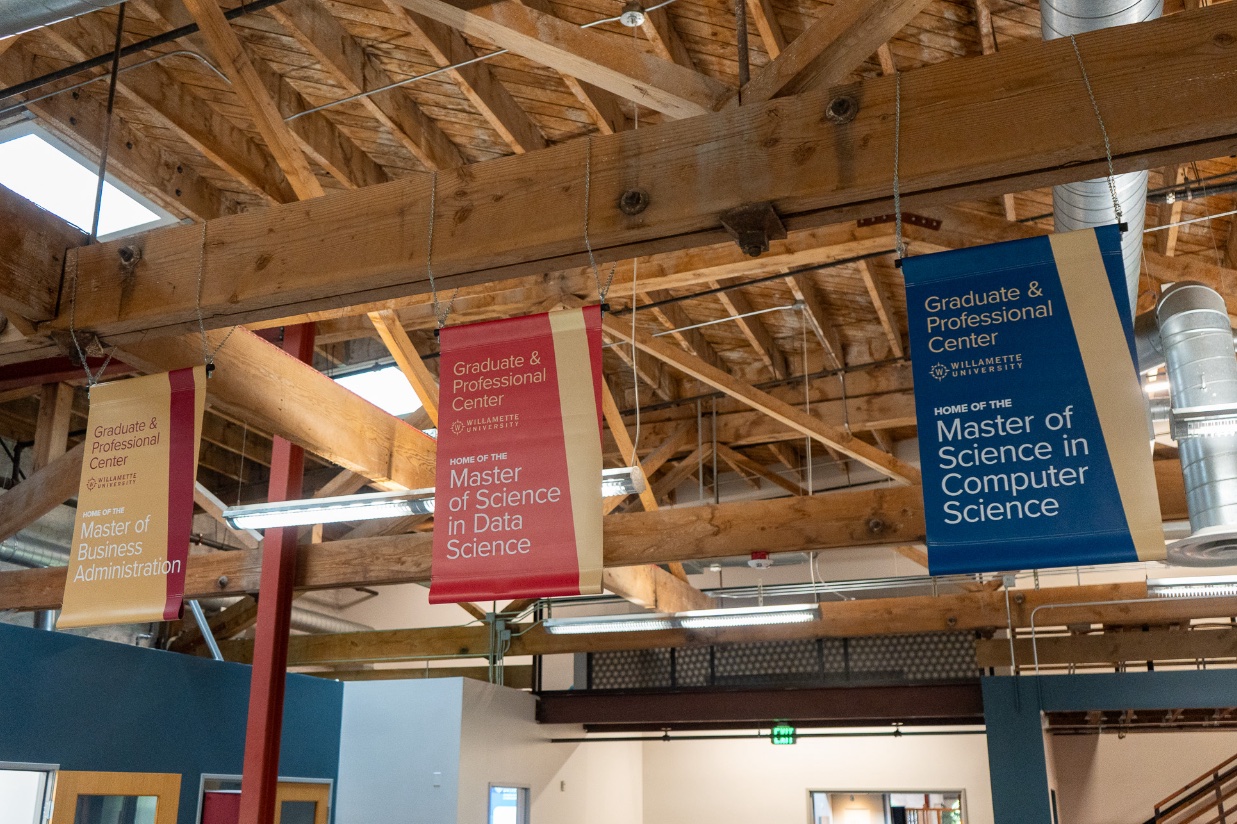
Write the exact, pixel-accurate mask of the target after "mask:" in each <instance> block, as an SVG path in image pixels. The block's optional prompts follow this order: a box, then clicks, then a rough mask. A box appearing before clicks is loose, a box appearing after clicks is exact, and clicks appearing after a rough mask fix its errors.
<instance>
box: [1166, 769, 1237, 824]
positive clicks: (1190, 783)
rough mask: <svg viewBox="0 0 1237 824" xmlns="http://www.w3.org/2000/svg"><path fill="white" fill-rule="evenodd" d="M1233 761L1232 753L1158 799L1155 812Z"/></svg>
mask: <svg viewBox="0 0 1237 824" xmlns="http://www.w3.org/2000/svg"><path fill="white" fill-rule="evenodd" d="M1234 762H1237V755H1234V756H1233V757H1232V758H1229V759H1227V760H1225V761H1222V762H1220V763H1219V764H1217V765H1216V766H1214V767H1212V768H1211V769H1209V770H1207V771H1206V772H1205V773H1203V774H1202V775H1200V776H1199V777H1198V778H1195V779H1194V780H1193V781H1190V782H1189V783H1187V784H1186V785H1185V786H1184V787H1182V788H1181V789H1179V790H1177V791H1176V792H1175V793H1172V794H1171V795H1169V796H1167V797H1166V798H1164V799H1162V800H1161V801H1159V803H1157V804H1156V805H1155V809H1156V812H1157V813H1158V812H1159V810H1160V807H1162V806H1164V805H1165V804H1167V803H1168V802H1169V801H1172V800H1173V799H1174V798H1176V797H1177V796H1179V795H1181V794H1182V793H1185V792H1186V791H1187V790H1189V789H1190V788H1191V787H1193V786H1194V785H1195V784H1201V783H1202V782H1204V781H1206V782H1208V783H1210V782H1211V781H1212V780H1213V779H1214V778H1215V777H1216V776H1217V774H1218V773H1220V772H1222V771H1223V770H1224V768H1225V767H1227V766H1228V765H1229V764H1233V763H1234Z"/></svg>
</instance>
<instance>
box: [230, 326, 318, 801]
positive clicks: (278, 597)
mask: <svg viewBox="0 0 1237 824" xmlns="http://www.w3.org/2000/svg"><path fill="white" fill-rule="evenodd" d="M283 348H284V351H285V352H288V353H289V354H291V355H293V356H294V357H296V358H298V359H299V360H301V361H302V362H305V363H312V361H313V356H314V325H313V324H312V323H305V324H301V325H299V326H289V327H287V328H285V329H284V340H283ZM304 464H305V452H304V450H302V449H301V448H300V447H299V446H294V445H293V444H292V443H290V442H289V441H286V440H284V439H283V438H280V437H278V436H277V437H276V438H275V439H274V443H273V445H272V447H271V479H270V487H269V493H268V496H267V497H268V500H271V501H287V500H292V499H295V498H299V497H301V481H302V476H303V470H304ZM262 546H263V553H262V578H261V583H260V584H259V590H258V591H259V595H260V597H259V599H258V623H257V633H256V635H255V637H254V654H253V673H252V675H251V676H250V682H249V720H248V722H247V724H246V727H245V765H244V773H243V776H242V779H241V809H240V818H239V819H238V824H274V821H275V792H276V789H277V786H278V783H279V738H280V734H281V733H282V731H283V699H284V685H285V682H286V680H287V669H288V632H289V630H290V624H291V616H292V585H293V583H294V581H295V578H296V546H297V529H296V527H288V528H282V529H268V530H266V535H265V536H264V538H263V540H262Z"/></svg>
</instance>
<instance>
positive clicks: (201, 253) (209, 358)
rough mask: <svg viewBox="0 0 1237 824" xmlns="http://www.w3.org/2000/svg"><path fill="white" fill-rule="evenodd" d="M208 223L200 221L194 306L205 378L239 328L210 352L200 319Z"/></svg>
mask: <svg viewBox="0 0 1237 824" xmlns="http://www.w3.org/2000/svg"><path fill="white" fill-rule="evenodd" d="M207 223H208V221H205V220H204V221H202V245H201V248H199V249H198V291H197V298H196V300H195V303H194V306H195V308H196V309H197V313H198V332H200V333H201V335H202V363H204V364H206V377H208V378H209V377H210V376H211V374H213V373H214V371H215V356H216V355H218V354H219V350H220V349H222V348H223V346H224V344H226V343H227V342H228V341H229V340H231V339H232V335H233V333H235V332H236V330H237V329H239V328H240V326H239V324H238V325H237V326H233V327H232V328H231V329H229V330H228V334H226V335H224V336H223V340H221V341H219V345H218V346H216V347H215V351H213V352H212V351H211V348H210V341H208V340H207V339H206V321H205V320H204V319H203V317H202V278H203V273H204V272H205V271H206V225H207Z"/></svg>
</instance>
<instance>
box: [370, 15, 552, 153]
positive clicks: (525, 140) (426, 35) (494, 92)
mask: <svg viewBox="0 0 1237 824" xmlns="http://www.w3.org/2000/svg"><path fill="white" fill-rule="evenodd" d="M384 1H385V5H386V7H387V8H388V9H390V10H391V13H392V14H394V15H395V16H396V18H397V19H400V20H404V21H407V26H408V31H409V32H412V33H414V34H415V35H417V37H418V38H419V39H420V41H421V44H422V45H423V46H424V47H425V49H426V51H427V52H428V53H429V56H430V58H431V59H433V61H434V62H435V63H437V64H438V65H439V66H454V65H457V64H460V63H465V62H467V61H469V60H475V59H476V57H477V52H476V50H475V49H473V47H472V46H470V45H468V43H467V42H466V41H465V40H464V38H463V37H462V36H461V35H460V33H459V32H457V31H455V30H454V29H452V28H450V27H448V26H444V25H443V24H442V23H439V22H438V21H437V20H431V19H430V18H428V17H425V16H423V15H420V14H414V13H413V12H410V11H408V9H406V8H404V7H403V6H400V5H399V4H397V3H395V2H393V1H392V0H384ZM447 74H448V75H449V76H450V77H451V79H452V80H454V81H455V83H456V85H458V86H459V87H460V91H462V92H463V93H464V96H465V97H467V98H468V99H469V100H470V101H472V104H473V106H475V107H476V109H477V111H479V112H481V116H482V117H484V118H485V119H486V121H487V122H489V124H490V126H492V127H493V128H494V131H496V132H498V136H499V137H501V138H502V139H503V140H504V141H505V142H506V143H507V145H508V146H510V147H511V150H512V151H514V152H516V153H519V154H522V153H524V152H531V151H533V150H535V149H544V148H545V146H546V140H545V135H543V134H542V133H541V130H540V129H539V128H538V127H537V125H536V124H535V123H533V121H532V118H530V117H529V116H528V113H527V112H525V111H524V110H523V109H521V108H520V104H518V103H516V101H515V98H514V97H512V96H511V92H509V91H507V87H506V86H504V85H503V84H502V83H500V82H499V81H498V80H497V79H496V78H495V77H494V73H493V72H492V71H491V70H490V67H489V66H487V65H484V64H473V65H470V66H461V67H460V68H457V69H452V70H450V71H449V72H447Z"/></svg>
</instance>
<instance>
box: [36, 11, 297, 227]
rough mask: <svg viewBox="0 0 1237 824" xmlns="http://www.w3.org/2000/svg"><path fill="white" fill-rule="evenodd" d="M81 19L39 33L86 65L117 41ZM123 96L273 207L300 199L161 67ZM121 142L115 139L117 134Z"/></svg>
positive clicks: (124, 87) (137, 75) (129, 82)
mask: <svg viewBox="0 0 1237 824" xmlns="http://www.w3.org/2000/svg"><path fill="white" fill-rule="evenodd" d="M89 17H90V15H86V17H84V18H83V17H76V18H72V19H70V20H65V21H63V22H61V23H57V24H56V25H54V26H49V27H46V28H43V29H39V30H38V34H39V35H40V36H41V37H42V38H43V39H44V40H45V41H46V42H48V43H49V44H51V45H52V47H53V48H55V49H56V50H58V51H60V52H61V53H63V54H64V55H65V56H66V57H68V58H69V59H70V60H86V59H88V58H91V57H93V56H95V55H96V54H103V53H106V52H108V51H110V49H111V45H112V44H111V37H110V36H108V35H107V34H106V33H104V32H100V31H97V30H96V29H95V28H94V26H92V25H91V24H88V23H87V22H86V20H87V19H88V18H89ZM116 91H117V93H118V94H120V95H122V96H124V97H125V98H126V99H128V100H131V101H133V102H134V103H136V104H137V105H138V106H140V107H142V108H143V109H145V110H146V111H149V112H151V113H152V114H154V115H155V117H156V118H157V119H158V121H159V122H160V123H161V124H162V125H163V126H165V127H166V128H168V129H170V130H171V131H173V132H174V133H175V134H176V136H177V137H179V138H180V139H182V140H184V141H185V142H186V143H188V144H189V145H190V146H192V147H193V148H194V149H196V150H197V151H199V152H201V153H202V154H203V155H205V156H206V158H207V159H208V160H210V161H211V162H212V163H214V164H215V165H216V166H218V167H219V168H220V169H222V170H223V171H224V172H226V173H227V174H228V175H230V176H231V177H232V178H233V179H235V180H236V181H238V182H239V183H241V184H243V185H244V186H245V187H247V188H248V189H250V190H251V191H252V192H254V193H255V194H257V195H258V196H260V197H262V198H263V199H264V200H266V202H268V203H290V202H292V201H294V200H296V195H295V193H294V192H293V190H292V188H291V187H290V186H289V184H288V181H287V179H286V178H284V176H283V175H282V174H280V171H279V168H278V167H275V166H272V165H271V164H270V163H269V161H268V157H267V154H266V152H265V151H263V149H262V147H260V146H259V145H258V144H257V143H255V142H254V141H253V140H252V139H250V137H249V136H248V135H246V134H245V133H244V132H243V131H241V130H240V129H238V128H237V127H235V126H233V125H232V123H231V122H230V121H228V119H227V118H226V117H224V116H223V115H222V114H220V113H219V112H216V111H215V110H214V109H212V108H211V107H210V106H209V104H207V103H206V101H204V100H202V99H201V98H199V97H197V96H196V95H194V94H193V93H192V92H191V91H190V90H189V87H187V86H186V85H185V84H183V83H180V82H178V81H177V80H176V79H175V78H174V77H173V75H172V74H171V72H169V71H168V70H167V69H166V68H164V67H163V66H160V65H159V64H157V63H153V64H151V65H149V66H143V67H142V68H140V69H134V70H133V71H131V72H125V74H124V75H123V76H122V78H121V79H120V81H119V82H118V83H117V84H116ZM113 139H115V135H113Z"/></svg>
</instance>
